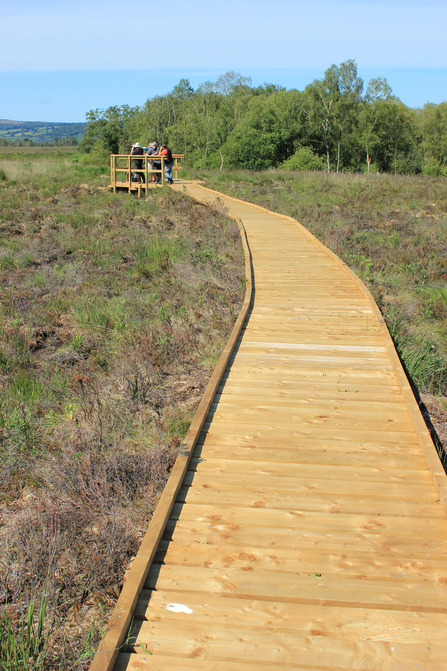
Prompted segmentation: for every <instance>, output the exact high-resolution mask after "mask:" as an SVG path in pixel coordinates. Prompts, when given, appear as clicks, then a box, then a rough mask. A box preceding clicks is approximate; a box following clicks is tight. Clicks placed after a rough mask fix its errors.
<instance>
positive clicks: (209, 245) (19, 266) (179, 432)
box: [0, 153, 244, 671]
mask: <svg viewBox="0 0 447 671" xmlns="http://www.w3.org/2000/svg"><path fill="white" fill-rule="evenodd" d="M0 168H1V169H2V170H3V171H4V173H5V176H6V179H5V180H4V181H3V182H1V184H0V189H1V191H2V194H1V195H2V200H1V216H0V278H1V282H0V304H1V311H2V326H1V329H0V500H1V502H2V505H3V512H4V516H3V520H4V522H3V525H2V526H1V527H0V547H1V548H2V550H1V554H0V561H1V563H2V573H1V576H0V601H1V603H2V604H3V605H1V603H0V623H1V624H0V627H3V630H2V631H3V634H4V636H3V638H4V639H5V640H7V641H9V643H8V644H7V645H8V646H9V647H7V648H5V647H3V648H2V649H1V650H2V653H1V654H2V656H1V662H0V666H1V664H4V665H5V664H6V666H5V668H6V669H8V671H9V668H14V669H16V668H17V669H22V668H23V669H27V668H28V666H26V664H29V665H31V664H32V665H33V666H29V668H36V669H39V668H42V669H43V668H44V669H48V670H50V671H51V670H53V669H54V670H55V669H60V668H63V669H67V670H71V669H83V668H85V669H87V668H88V666H89V664H90V661H91V654H92V650H94V648H95V646H96V644H97V641H98V638H99V637H100V635H101V632H100V628H101V626H104V625H105V623H106V620H107V617H108V615H109V613H110V610H111V608H112V607H113V604H114V602H115V599H116V597H117V595H118V593H119V591H120V586H121V584H122V580H123V575H124V571H125V569H126V567H127V564H128V561H129V559H130V557H131V556H133V555H135V553H136V551H137V549H138V545H139V543H140V540H141V537H142V534H143V532H144V530H145V528H146V527H147V524H148V522H149V520H150V518H151V515H152V512H153V510H154V507H155V505H156V503H157V500H158V497H159V496H160V493H161V491H162V489H163V486H164V484H165V482H166V479H167V477H168V476H169V472H170V469H171V467H172V465H173V463H174V461H175V458H176V454H177V450H178V447H179V445H180V444H181V441H182V439H183V437H184V435H185V433H186V431H187V429H188V426H189V424H190V422H191V419H192V417H193V415H194V412H195V409H196V407H197V405H198V402H199V401H200V398H201V396H202V394H203V391H204V389H205V386H206V384H207V381H208V379H209V376H210V374H211V372H212V368H213V362H214V361H215V360H216V359H217V357H218V356H219V354H220V351H221V349H222V347H223V345H224V343H225V341H226V339H227V337H228V334H229V332H230V331H231V328H232V325H233V323H234V321H235V319H236V317H237V314H238V313H239V309H240V306H241V304H242V300H243V291H244V287H243V284H241V281H240V278H241V277H243V275H244V258H243V252H242V247H241V243H240V239H239V233H238V228H237V225H236V224H235V223H234V222H233V221H231V220H229V219H228V218H227V217H226V214H225V212H223V211H215V210H213V209H210V208H206V207H204V206H202V205H200V204H198V203H195V202H192V201H191V200H190V199H189V198H188V197H186V196H184V195H182V194H176V193H174V192H171V191H170V190H169V189H167V188H161V189H157V190H153V192H151V194H150V195H149V196H148V198H147V199H146V200H145V201H144V200H138V199H136V198H134V197H132V196H130V195H128V194H116V195H113V194H111V193H109V192H108V191H107V189H105V187H104V185H105V184H107V182H108V177H107V170H106V168H105V167H104V166H102V165H94V164H93V165H90V164H88V163H83V162H82V161H80V160H79V159H78V157H76V156H73V157H70V156H67V155H66V154H64V155H62V156H58V155H55V156H52V155H50V154H48V153H44V154H42V155H40V156H35V157H33V158H32V159H30V158H29V157H28V156H27V155H23V156H15V155H12V156H11V157H10V158H8V157H3V158H1V157H0ZM44 594H45V595H46V596H45V617H44V619H43V625H42V628H41V630H40V634H39V636H37V633H38V631H37V630H36V629H33V630H32V628H30V627H29V626H28V625H27V621H28V620H27V615H26V614H27V613H29V612H31V610H32V609H33V603H36V604H39V603H41V601H40V600H41V599H43V598H44V597H43V595H44ZM17 603H20V604H21V606H20V609H19V610H20V612H23V613H25V615H24V618H25V619H24V620H23V621H22V619H21V616H20V617H19V616H17V617H16V616H15V615H14V617H13V618H12V619H11V617H10V615H9V613H10V612H11V611H10V610H8V609H9V606H8V605H7V604H17ZM35 610H36V611H37V610H38V606H36V609H35ZM14 612H15V611H14ZM8 618H9V619H8ZM33 618H34V619H35V618H37V612H33V615H32V619H33ZM34 619H33V622H34ZM36 621H37V620H36ZM22 622H23V626H22ZM33 626H34V625H33ZM32 631H34V632H35V634H36V636H37V639H38V640H39V641H40V642H42V641H45V645H44V646H41V647H39V655H41V656H40V657H36V655H35V654H34V652H32V654H31V652H30V649H28V648H27V647H26V646H27V645H28V643H29V645H33V646H34V644H35V641H36V640H37V639H36V638H35V637H34V638H33V636H34V634H31V633H30V637H28V632H32ZM11 632H12V633H11ZM0 633H1V632H0ZM12 635H14V637H15V638H14V642H11V641H12V640H13V639H12V638H11V636H12ZM27 637H28V638H27ZM2 640H3V639H2ZM0 645H1V644H0ZM36 645H37V643H36ZM39 645H40V643H39ZM14 646H15V647H14ZM24 646H25V647H24ZM35 650H37V648H33V651H35ZM28 653H29V655H28V658H27V659H28V661H24V660H25V657H26V654H28ZM14 655H15V656H14ZM4 660H6V661H4ZM11 660H12V661H11ZM8 664H9V666H8ZM11 664H12V665H13V666H12V667H11ZM14 665H15V666H14Z"/></svg>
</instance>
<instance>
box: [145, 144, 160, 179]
mask: <svg viewBox="0 0 447 671" xmlns="http://www.w3.org/2000/svg"><path fill="white" fill-rule="evenodd" d="M147 155H148V156H158V146H157V143H156V142H152V143H151V144H150V145H149V149H148V150H147ZM149 165H150V166H151V168H152V170H160V168H161V161H154V160H153V159H149ZM160 178H161V175H160V173H158V172H151V182H159V181H160Z"/></svg>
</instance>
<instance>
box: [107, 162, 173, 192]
mask: <svg viewBox="0 0 447 671" xmlns="http://www.w3.org/2000/svg"><path fill="white" fill-rule="evenodd" d="M172 158H173V159H174V165H173V166H172V173H173V175H174V179H176V180H177V179H178V171H179V170H181V169H182V165H181V163H179V160H180V161H181V160H182V159H183V158H185V154H172ZM138 160H140V161H142V162H143V167H142V168H134V167H133V165H132V164H133V162H134V161H138ZM149 161H160V162H161V167H160V168H152V167H151V165H150V163H149ZM164 167H165V156H158V155H151V156H148V155H147V154H134V155H132V154H110V184H109V186H108V188H109V190H110V191H113V193H116V191H117V190H118V189H127V191H128V192H131V191H135V192H137V193H138V197H140V196H141V193H147V190H148V188H152V187H154V186H159V184H156V183H154V182H151V181H150V177H151V174H157V175H160V177H161V182H160V184H161V185H163V184H165V182H166V179H165V170H164ZM132 175H140V176H141V179H142V181H141V182H133V181H132Z"/></svg>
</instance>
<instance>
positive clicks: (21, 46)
mask: <svg viewBox="0 0 447 671" xmlns="http://www.w3.org/2000/svg"><path fill="white" fill-rule="evenodd" d="M0 28H1V35H2V38H1V41H0V118H2V119H16V120H24V121H25V120H27V121H34V120H39V121H40V120H41V121H84V120H85V113H86V112H87V111H89V110H90V109H96V108H98V107H99V108H106V107H109V106H110V105H121V104H129V105H141V104H143V103H144V102H145V100H146V99H147V98H148V97H152V96H154V95H161V94H164V93H166V92H168V91H170V90H171V89H172V88H173V86H175V84H177V83H178V81H179V80H180V79H181V78H186V79H189V80H190V81H191V83H192V85H193V86H197V85H198V84H200V83H202V82H204V81H207V80H212V81H213V80H216V79H217V77H218V76H219V75H220V74H223V73H225V72H227V71H229V70H235V71H237V72H240V73H241V74H242V75H244V76H250V77H252V79H253V83H254V84H262V83H263V82H272V83H275V84H281V85H283V86H286V88H292V87H293V88H298V89H300V90H301V89H303V88H304V87H305V86H306V84H308V83H309V82H311V81H312V80H313V79H316V78H320V77H322V76H323V74H324V71H325V70H326V69H327V68H328V67H329V66H330V65H331V64H332V63H335V64H337V65H338V64H340V63H341V62H342V61H345V60H347V59H354V60H355V61H356V62H357V65H358V71H359V75H360V76H361V77H362V78H363V79H364V80H365V84H366V83H367V82H368V80H369V79H371V78H373V77H386V78H387V79H388V81H389V83H390V85H391V87H392V89H393V92H394V93H395V94H396V95H397V96H399V97H400V98H401V100H402V101H403V102H404V103H405V104H407V105H409V106H412V107H418V106H422V105H423V104H424V103H425V102H428V101H430V102H434V103H439V102H442V101H444V100H447V48H446V44H447V0H442V1H441V0H425V1H422V0H405V1H404V0H387V1H384V0H337V2H335V1H334V0H332V1H330V2H329V1H328V0H313V2H309V0H306V1H305V2H304V1H302V0H237V1H236V0H226V2H225V3H223V2H220V1H219V0H217V1H216V2H214V3H212V2H210V1H209V0H207V1H206V2H205V1H204V0H189V2H185V0H182V1H180V0H170V2H165V3H154V2H150V3H149V2H147V0H132V1H131V2H129V1H128V0H90V2H88V1H87V0H78V2H77V3H74V2H72V0H71V1H70V2H68V1H66V0H57V1H56V0H39V1H38V2H36V0H32V1H31V0H22V2H20V3H17V4H15V3H14V4H13V3H10V2H8V0H0Z"/></svg>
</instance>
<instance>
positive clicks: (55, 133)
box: [0, 119, 87, 142]
mask: <svg viewBox="0 0 447 671" xmlns="http://www.w3.org/2000/svg"><path fill="white" fill-rule="evenodd" d="M86 127H87V124H86V123H51V122H48V121H11V120H9V119H0V140H8V141H11V140H12V141H15V140H24V139H25V138H28V139H29V140H32V141H33V142H53V141H54V140H55V139H56V138H60V139H63V138H68V137H75V138H76V139H77V140H78V141H79V140H81V138H82V136H83V135H84V133H85V129H86Z"/></svg>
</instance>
